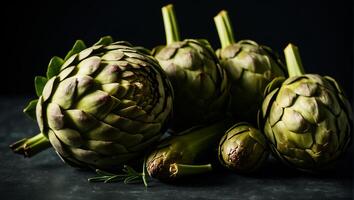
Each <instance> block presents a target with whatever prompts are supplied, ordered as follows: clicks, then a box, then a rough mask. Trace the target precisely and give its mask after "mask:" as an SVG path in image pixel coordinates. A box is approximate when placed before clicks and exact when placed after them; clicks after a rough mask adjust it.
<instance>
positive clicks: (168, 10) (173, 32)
mask: <svg viewBox="0 0 354 200" xmlns="http://www.w3.org/2000/svg"><path fill="white" fill-rule="evenodd" d="M162 18H163V23H164V27H165V34H166V44H167V45H169V44H171V43H173V42H177V41H180V34H179V29H178V25H177V19H176V14H175V11H174V8H173V5H172V4H169V5H167V6H164V7H162Z"/></svg>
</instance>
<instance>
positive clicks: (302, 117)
mask: <svg viewBox="0 0 354 200" xmlns="http://www.w3.org/2000/svg"><path fill="white" fill-rule="evenodd" d="M284 53H285V57H286V63H287V67H288V71H289V78H288V79H285V78H276V79H274V80H273V81H272V82H271V83H270V84H269V85H268V86H267V88H266V90H265V99H264V101H263V105H262V113H261V115H260V122H261V127H262V129H263V130H264V133H265V135H266V138H267V139H268V141H269V143H270V146H271V149H272V151H273V152H274V153H275V154H276V155H277V157H278V158H279V159H280V160H282V161H283V162H284V163H286V164H288V165H291V166H293V167H295V168H297V169H300V170H303V171H318V170H324V169H327V168H329V167H330V166H332V164H333V163H334V161H335V160H337V159H338V158H339V156H341V155H342V154H343V153H344V152H345V151H346V149H347V148H348V146H349V143H350V141H351V137H352V136H351V122H352V111H351V106H350V104H349V102H348V100H347V98H346V97H345V94H344V92H343V90H342V88H341V87H340V86H339V85H338V83H337V82H336V81H335V80H334V79H333V78H331V77H328V76H320V75H317V74H304V70H303V68H302V63H301V60H300V55H299V52H298V49H297V47H296V46H294V45H292V44H289V45H288V46H287V47H286V48H285V50H284Z"/></svg>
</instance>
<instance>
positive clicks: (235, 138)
mask: <svg viewBox="0 0 354 200" xmlns="http://www.w3.org/2000/svg"><path fill="white" fill-rule="evenodd" d="M267 146H268V145H267V142H266V139H265V138H264V136H263V134H262V133H261V132H260V131H259V130H258V129H256V128H254V127H253V126H251V125H250V124H248V123H245V122H241V123H237V124H235V125H234V126H232V127H231V128H230V129H229V130H227V131H226V133H225V135H224V136H223V137H222V138H221V140H220V144H219V149H218V155H219V160H220V163H221V164H222V165H223V166H225V167H227V168H229V169H231V170H234V171H237V172H242V173H247V172H252V171H254V170H257V169H258V168H259V167H260V166H261V165H262V164H263V163H264V161H265V160H266V159H267V158H268V147H267Z"/></svg>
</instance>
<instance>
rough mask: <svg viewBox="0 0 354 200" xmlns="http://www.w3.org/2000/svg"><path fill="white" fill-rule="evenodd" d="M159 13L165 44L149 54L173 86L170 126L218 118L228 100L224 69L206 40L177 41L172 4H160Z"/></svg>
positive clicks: (188, 126) (184, 126) (181, 128)
mask: <svg viewBox="0 0 354 200" xmlns="http://www.w3.org/2000/svg"><path fill="white" fill-rule="evenodd" d="M162 13H163V19H164V25H165V31H166V40H167V45H166V46H159V47H157V48H155V49H154V50H153V51H152V53H153V55H154V56H155V57H156V59H157V60H158V61H159V63H160V65H161V67H162V68H163V69H164V70H165V71H166V73H167V75H168V77H169V78H170V81H171V83H172V86H173V89H174V94H175V101H174V108H175V109H174V116H173V128H174V129H175V130H176V129H177V130H183V129H186V128H190V127H192V126H194V125H198V124H201V123H205V122H212V121H215V119H219V117H220V116H222V115H223V114H224V111H225V110H226V108H227V103H228V99H229V95H228V87H229V86H228V81H227V77H226V72H225V71H224V70H223V69H222V68H221V67H220V65H219V62H218V60H217V58H216V56H215V53H214V51H213V49H212V47H211V46H210V44H209V42H208V41H206V40H201V39H185V40H183V41H180V36H179V31H178V27H177V22H176V18H175V13H174V10H173V6H172V5H167V6H165V7H163V8H162Z"/></svg>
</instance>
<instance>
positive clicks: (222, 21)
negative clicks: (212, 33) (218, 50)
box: [214, 10, 235, 48]
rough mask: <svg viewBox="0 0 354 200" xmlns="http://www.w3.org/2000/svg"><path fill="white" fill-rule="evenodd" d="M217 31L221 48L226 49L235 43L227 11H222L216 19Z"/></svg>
mask: <svg viewBox="0 0 354 200" xmlns="http://www.w3.org/2000/svg"><path fill="white" fill-rule="evenodd" d="M214 22H215V25H216V29H217V31H218V35H219V39H220V43H221V47H222V48H225V47H227V46H229V45H231V44H233V43H235V39H234V33H233V29H232V26H231V21H230V18H229V15H228V14H227V11H225V10H222V11H220V12H219V14H218V15H216V16H215V17H214Z"/></svg>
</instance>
